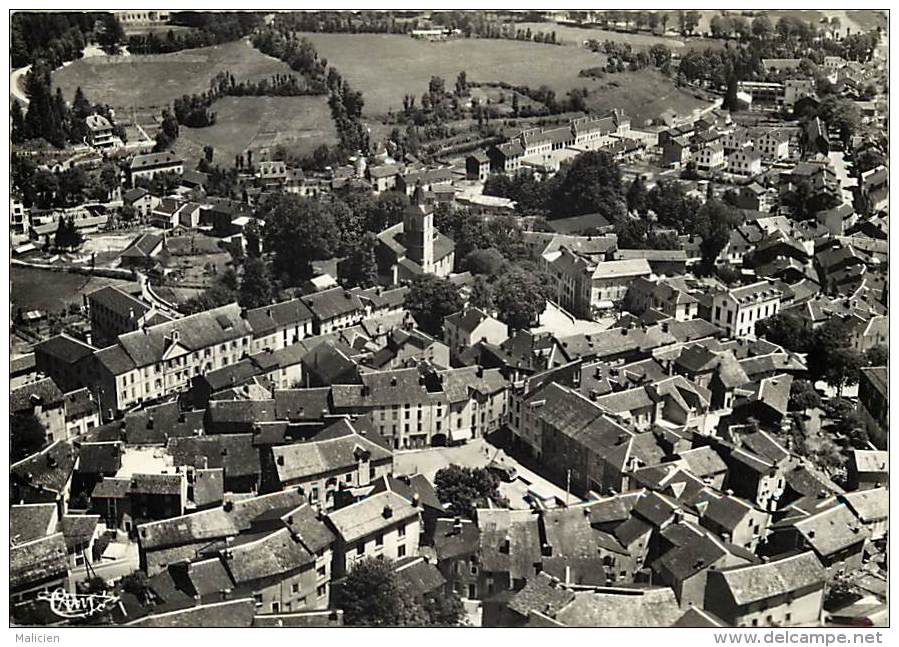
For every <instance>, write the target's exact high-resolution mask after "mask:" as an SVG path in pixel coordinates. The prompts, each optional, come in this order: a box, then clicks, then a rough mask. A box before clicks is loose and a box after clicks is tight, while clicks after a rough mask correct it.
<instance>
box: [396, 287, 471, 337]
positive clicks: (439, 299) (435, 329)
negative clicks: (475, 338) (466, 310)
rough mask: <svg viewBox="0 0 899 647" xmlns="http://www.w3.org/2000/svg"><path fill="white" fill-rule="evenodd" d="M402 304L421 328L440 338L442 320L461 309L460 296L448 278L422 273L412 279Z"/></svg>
mask: <svg viewBox="0 0 899 647" xmlns="http://www.w3.org/2000/svg"><path fill="white" fill-rule="evenodd" d="M404 306H405V308H406V310H408V311H409V312H410V314H411V315H412V316H413V317H414V318H415V321H416V322H417V323H418V325H419V326H421V328H422V330H424V331H425V332H426V333H428V334H431V335H434V336H435V337H441V338H442V336H443V335H442V331H443V320H444V318H445V317H447V316H449V315H451V314H453V313H454V312H458V311H459V310H461V309H462V297H461V296H459V288H457V287H456V286H455V285H453V284H452V283H451V282H450V281H449V280H448V279H443V278H438V277H436V276H433V275H431V274H424V275H422V276H418V277H416V278H415V279H414V280H413V281H412V283H411V285H410V286H409V291H408V292H407V293H406V297H405V301H404Z"/></svg>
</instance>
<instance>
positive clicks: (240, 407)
mask: <svg viewBox="0 0 899 647" xmlns="http://www.w3.org/2000/svg"><path fill="white" fill-rule="evenodd" d="M206 416H207V420H208V421H209V422H210V423H211V424H217V425H227V424H252V423H255V422H274V421H275V401H274V400H212V401H211V402H210V403H209V408H208V409H207V412H206Z"/></svg>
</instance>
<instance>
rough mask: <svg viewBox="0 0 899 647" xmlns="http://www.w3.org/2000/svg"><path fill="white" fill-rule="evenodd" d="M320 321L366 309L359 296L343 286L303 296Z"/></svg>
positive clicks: (303, 299) (304, 301)
mask: <svg viewBox="0 0 899 647" xmlns="http://www.w3.org/2000/svg"><path fill="white" fill-rule="evenodd" d="M301 299H302V301H303V303H305V304H306V305H307V306H308V307H309V309H310V310H311V311H312V314H313V315H314V316H315V317H316V318H317V319H318V320H319V321H329V320H331V319H334V318H335V317H339V316H342V315H345V314H349V313H350V312H361V311H363V310H364V307H363V305H362V301H361V300H360V299H359V297H358V296H356V295H355V294H353V293H352V292H349V291H348V290H345V289H343V288H332V289H330V290H323V291H321V292H316V293H315V294H307V295H305V296H303V297H301Z"/></svg>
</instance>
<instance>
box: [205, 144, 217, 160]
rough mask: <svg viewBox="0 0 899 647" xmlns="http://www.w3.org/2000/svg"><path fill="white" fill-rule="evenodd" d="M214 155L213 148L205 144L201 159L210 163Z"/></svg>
mask: <svg viewBox="0 0 899 647" xmlns="http://www.w3.org/2000/svg"><path fill="white" fill-rule="evenodd" d="M213 156H215V148H214V147H212V146H210V145H209V144H207V145H206V146H204V147H203V159H205V160H206V161H207V162H208V163H209V164H212V158H213Z"/></svg>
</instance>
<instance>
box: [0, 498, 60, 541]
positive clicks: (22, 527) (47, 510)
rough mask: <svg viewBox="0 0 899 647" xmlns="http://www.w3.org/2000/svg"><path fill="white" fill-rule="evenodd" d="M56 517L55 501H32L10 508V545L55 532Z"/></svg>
mask: <svg viewBox="0 0 899 647" xmlns="http://www.w3.org/2000/svg"><path fill="white" fill-rule="evenodd" d="M55 519H56V504H55V503H31V504H27V505H13V506H10V508H9V538H10V545H11V546H14V545H17V544H24V543H26V542H29V541H33V540H35V539H41V538H43V537H46V536H47V532H48V531H49V532H53V526H54V523H52V522H53V521H54V520H55Z"/></svg>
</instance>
